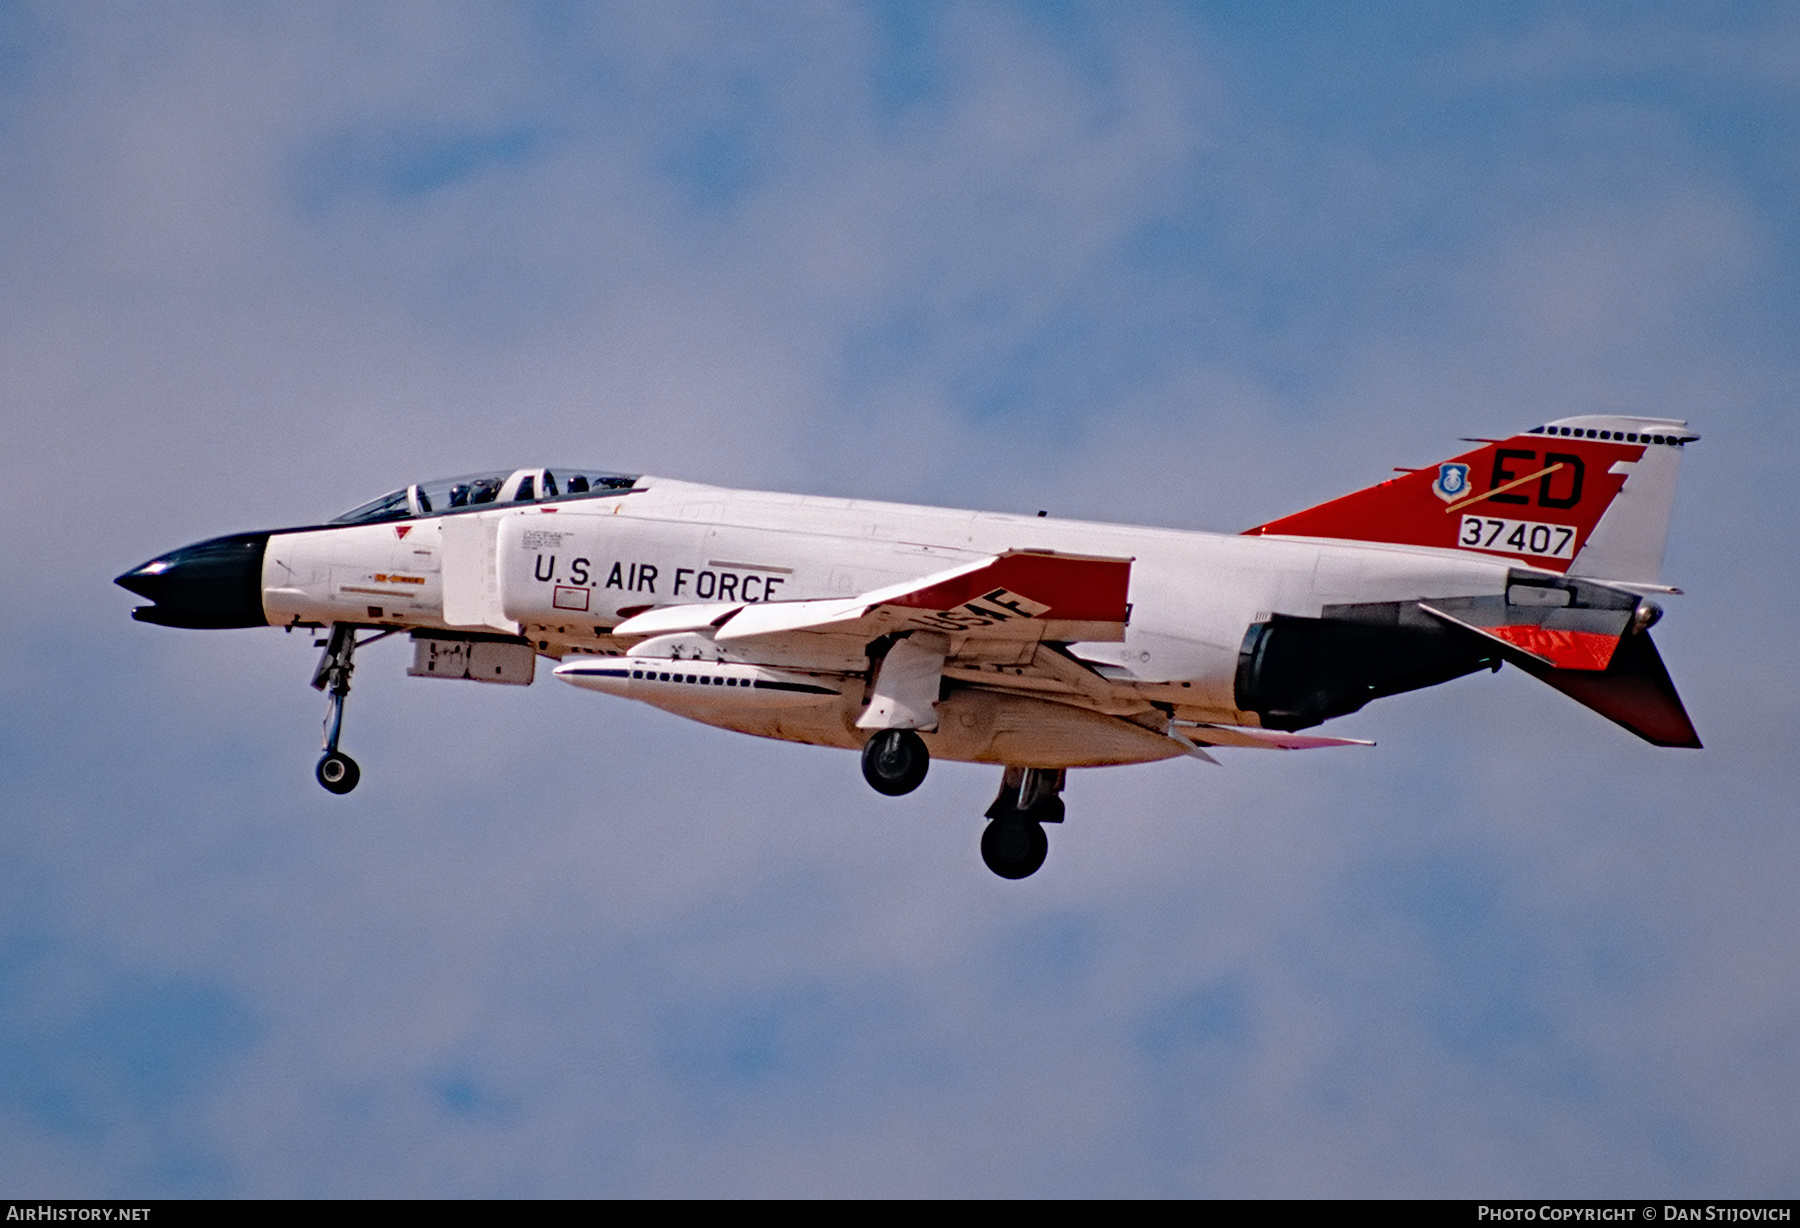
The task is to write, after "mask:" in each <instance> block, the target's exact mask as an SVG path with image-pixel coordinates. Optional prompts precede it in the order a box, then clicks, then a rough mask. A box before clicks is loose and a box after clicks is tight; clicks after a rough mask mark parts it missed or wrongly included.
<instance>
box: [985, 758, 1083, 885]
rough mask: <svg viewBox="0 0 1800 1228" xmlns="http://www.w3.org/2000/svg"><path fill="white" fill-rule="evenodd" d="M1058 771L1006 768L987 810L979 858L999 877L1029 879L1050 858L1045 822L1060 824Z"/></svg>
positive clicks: (1060, 788) (1060, 784)
mask: <svg viewBox="0 0 1800 1228" xmlns="http://www.w3.org/2000/svg"><path fill="white" fill-rule="evenodd" d="M1063 779H1064V773H1063V770H1062V769H1061V768H1020V767H1009V768H1007V769H1006V775H1005V776H1004V777H1002V778H1001V781H1000V793H999V795H998V796H997V797H995V798H994V804H993V805H991V806H989V807H988V809H987V817H988V818H989V819H990V820H992V821H991V822H989V823H988V825H987V830H986V831H984V832H982V833H981V859H982V860H983V861H985V862H986V863H987V868H988V869H990V870H992V871H993V872H994V873H995V874H998V875H999V876H1000V877H1001V878H1013V879H1017V878H1029V877H1030V876H1031V875H1033V874H1035V873H1037V871H1038V868H1039V867H1040V866H1042V865H1043V864H1044V858H1045V857H1047V856H1049V855H1050V838H1049V837H1048V836H1046V835H1045V834H1044V827H1043V825H1044V824H1045V823H1060V822H1062V821H1063V800H1062V798H1061V796H1059V795H1060V794H1061V793H1062V787H1063Z"/></svg>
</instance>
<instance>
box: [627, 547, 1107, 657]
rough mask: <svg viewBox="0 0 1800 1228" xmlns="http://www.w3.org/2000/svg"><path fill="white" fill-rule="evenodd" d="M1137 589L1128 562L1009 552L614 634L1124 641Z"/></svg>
mask: <svg viewBox="0 0 1800 1228" xmlns="http://www.w3.org/2000/svg"><path fill="white" fill-rule="evenodd" d="M1130 583H1131V560H1130V559H1116V558H1098V557H1093V556H1089V555H1075V554H1054V553H1051V552H1049V551H1043V550H1009V551H1007V552H1006V553H1004V554H999V555H995V556H993V557H991V558H987V559H982V560H979V561H977V562H974V563H969V564H965V565H964V566H961V567H956V568H952V569H951V570H949V571H942V572H938V573H936V574H935V575H930V576H925V577H922V578H920V579H918V580H908V581H904V582H902V583H900V584H895V585H890V586H888V587H887V588H880V589H875V590H873V591H871V592H867V593H863V594H861V595H860V596H856V597H843V598H827V599H824V600H811V601H767V602H754V603H746V604H729V603H726V604H711V605H685V606H669V607H665V608H663V609H658V610H647V611H645V612H644V613H642V614H639V615H637V616H635V617H633V618H629V619H626V620H625V621H624V622H622V623H620V624H619V625H618V626H617V627H615V628H613V632H612V633H613V635H614V636H615V637H617V638H620V639H644V638H648V637H651V636H657V635H671V634H678V633H682V632H702V633H705V634H707V635H710V636H711V637H712V638H713V639H714V640H715V641H716V642H718V643H719V644H720V645H728V646H743V647H750V646H751V645H753V644H756V643H758V642H767V641H773V640H788V641H790V642H791V641H792V639H793V637H805V636H819V635H826V636H847V637H854V638H857V639H860V640H862V641H864V642H867V641H870V640H874V639H877V638H879V637H881V636H883V635H888V634H892V633H894V632H901V631H923V632H937V633H940V634H943V635H946V636H950V637H952V638H953V640H958V641H961V640H977V641H988V642H996V643H998V642H1011V643H1015V644H1019V645H1021V646H1023V645H1028V644H1032V643H1039V642H1043V641H1076V640H1087V641H1102V640H1122V639H1124V638H1125V620H1126V617H1127V616H1128V615H1129V613H1130V607H1129V605H1128V604H1127V602H1126V594H1127V592H1128V590H1129V587H1130Z"/></svg>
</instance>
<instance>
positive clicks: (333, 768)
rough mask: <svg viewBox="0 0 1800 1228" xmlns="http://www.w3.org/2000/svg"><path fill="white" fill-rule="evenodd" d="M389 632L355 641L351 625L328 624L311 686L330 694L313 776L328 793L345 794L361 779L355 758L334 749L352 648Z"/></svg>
mask: <svg viewBox="0 0 1800 1228" xmlns="http://www.w3.org/2000/svg"><path fill="white" fill-rule="evenodd" d="M392 634H394V632H393V631H383V632H381V633H380V634H379V635H371V636H370V637H369V638H368V639H366V640H363V641H362V642H361V643H358V642H357V639H356V628H355V627H354V626H353V625H351V624H350V623H332V624H331V634H330V636H329V637H328V638H327V639H326V640H325V643H324V645H323V646H324V649H325V654H324V655H323V656H321V657H320V658H319V668H318V669H316V670H314V671H313V680H312V684H313V689H314V690H316V691H324V692H325V693H326V694H327V695H328V696H329V697H330V698H329V704H328V706H327V707H326V709H325V748H324V749H325V754H324V755H323V757H321V758H320V760H319V766H318V767H317V768H315V769H313V775H314V776H317V777H318V778H319V783H320V784H322V785H324V786H325V788H326V789H328V790H329V791H330V792H332V793H348V792H350V790H352V789H354V788H356V782H357V781H359V780H361V779H362V769H361V768H359V767H357V766H356V760H354V759H352V758H351V757H350V756H349V755H346V754H344V753H343V752H342V751H340V750H339V749H338V734H339V733H340V732H341V731H342V730H343V727H344V699H345V697H346V696H348V695H349V694H350V674H351V672H352V671H353V670H354V669H355V668H356V664H355V660H354V658H355V656H356V650H357V649H358V648H361V647H363V646H364V645H367V644H373V643H374V642H375V641H376V640H380V639H386V638H387V637H388V636H390V635H392Z"/></svg>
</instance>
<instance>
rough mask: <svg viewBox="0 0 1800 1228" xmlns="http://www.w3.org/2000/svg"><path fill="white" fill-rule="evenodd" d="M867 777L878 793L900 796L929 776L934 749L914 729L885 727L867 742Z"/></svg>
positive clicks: (916, 786)
mask: <svg viewBox="0 0 1800 1228" xmlns="http://www.w3.org/2000/svg"><path fill="white" fill-rule="evenodd" d="M862 766H863V779H864V780H866V781H868V782H869V785H870V787H871V788H873V789H874V790H875V791H876V792H877V793H885V794H887V795H888V796H889V797H899V796H900V795H901V794H903V793H911V792H912V791H913V790H914V789H916V788H918V787H919V785H920V784H921V783H923V782H924V780H925V773H926V771H927V770H928V769H929V768H930V767H931V752H930V751H928V750H926V749H925V739H923V738H921V737H920V736H919V735H918V734H916V733H914V732H913V731H912V730H910V729H883V730H880V731H878V732H877V733H876V734H875V735H874V736H873V737H871V738H870V739H869V740H868V741H867V742H865V743H863V756H862Z"/></svg>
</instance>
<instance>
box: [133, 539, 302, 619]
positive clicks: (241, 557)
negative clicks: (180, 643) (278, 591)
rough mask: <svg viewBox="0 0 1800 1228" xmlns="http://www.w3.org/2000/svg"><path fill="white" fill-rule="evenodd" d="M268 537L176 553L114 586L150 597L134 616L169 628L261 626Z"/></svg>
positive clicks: (202, 544) (221, 541)
mask: <svg viewBox="0 0 1800 1228" xmlns="http://www.w3.org/2000/svg"><path fill="white" fill-rule="evenodd" d="M268 544H269V535H268V534H267V533H236V534H233V535H232V536H230V537H215V538H213V539H212V540H211V541H204V542H196V543H195V544H194V545H192V546H183V547H182V548H181V549H179V550H171V551H170V552H169V553H167V554H165V555H162V556H160V557H158V558H154V559H151V560H150V561H149V562H148V563H145V564H144V565H143V566H142V567H134V568H132V569H131V570H130V571H128V572H126V573H125V574H124V575H122V576H120V577H119V578H118V579H116V580H114V581H113V583H114V584H117V585H119V586H120V587H121V588H126V589H130V590H131V591H132V592H134V593H136V594H137V595H138V596H140V597H148V598H149V599H150V600H151V601H153V602H154V603H155V604H154V605H144V606H139V607H138V608H137V609H135V610H133V611H132V612H131V616H132V617H133V618H135V619H137V620H138V621H139V622H145V623H158V624H160V625H162V626H164V627H213V628H216V627H262V626H267V625H268V621H269V620H268V619H267V618H266V617H264V615H263V604H262V568H263V551H264V550H265V549H266V548H267V547H268Z"/></svg>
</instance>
